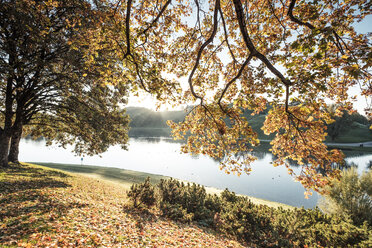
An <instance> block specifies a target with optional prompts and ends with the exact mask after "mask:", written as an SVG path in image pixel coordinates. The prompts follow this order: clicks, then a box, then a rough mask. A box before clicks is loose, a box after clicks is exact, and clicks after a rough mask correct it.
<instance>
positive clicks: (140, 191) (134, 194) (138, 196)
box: [127, 177, 156, 207]
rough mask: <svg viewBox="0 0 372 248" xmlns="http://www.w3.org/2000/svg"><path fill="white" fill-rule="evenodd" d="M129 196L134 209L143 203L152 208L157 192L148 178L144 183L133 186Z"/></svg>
mask: <svg viewBox="0 0 372 248" xmlns="http://www.w3.org/2000/svg"><path fill="white" fill-rule="evenodd" d="M127 195H128V197H129V199H131V200H132V201H133V205H134V207H137V206H138V205H139V204H141V203H143V204H144V205H146V206H147V207H151V206H153V205H154V204H155V201H156V198H155V191H154V187H153V186H152V185H151V183H150V177H147V178H146V180H145V182H143V183H140V184H133V185H132V186H131V187H130V190H129V192H128V194H127Z"/></svg>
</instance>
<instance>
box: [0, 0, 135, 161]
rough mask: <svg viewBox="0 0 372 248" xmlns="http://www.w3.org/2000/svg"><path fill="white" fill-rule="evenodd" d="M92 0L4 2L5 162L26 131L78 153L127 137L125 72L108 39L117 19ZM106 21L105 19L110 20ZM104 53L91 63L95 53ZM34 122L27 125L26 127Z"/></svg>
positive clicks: (0, 92)
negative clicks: (94, 40) (96, 40)
mask: <svg viewBox="0 0 372 248" xmlns="http://www.w3.org/2000/svg"><path fill="white" fill-rule="evenodd" d="M108 14H109V13H108V12H106V10H104V9H102V10H98V9H94V8H93V6H92V5H91V4H90V3H89V2H88V1H82V0H63V1H28V0H22V1H1V7H0V15H1V16H0V19H1V21H0V28H1V38H0V59H1V63H0V72H1V74H0V75H1V86H0V100H1V105H0V109H1V113H2V115H1V119H2V120H3V126H2V127H1V129H0V135H1V149H0V151H1V164H2V165H5V164H7V156H8V147H9V140H10V138H11V147H10V153H9V158H10V160H13V161H14V160H15V161H17V158H18V145H19V139H20V137H21V134H22V131H27V132H26V134H31V135H32V136H41V135H42V136H43V137H45V138H47V139H48V141H49V142H51V141H53V140H56V141H58V142H60V143H61V144H62V145H63V146H64V145H66V144H73V143H74V144H76V146H75V151H76V152H77V153H78V154H81V153H85V154H96V153H101V152H103V151H105V150H106V149H107V147H108V146H109V145H112V144H123V145H124V148H125V145H126V143H127V139H128V137H127V131H128V128H127V126H128V118H127V116H126V115H125V111H124V110H123V106H122V105H124V104H125V103H126V100H127V92H128V90H127V88H128V87H127V85H128V84H127V83H126V77H125V76H123V71H122V69H121V68H122V65H121V64H120V60H118V57H117V56H116V52H115V51H113V50H112V49H110V46H109V44H108V42H105V41H104V40H101V41H100V44H101V45H100V46H99V47H98V46H92V45H91V44H90V42H89V41H90V40H89V39H90V37H91V35H90V34H91V33H94V32H100V30H101V29H103V28H105V26H109V25H110V22H109V20H110V19H108V18H106V19H105V17H107V16H108ZM104 20H105V21H104ZM94 56H95V57H97V58H96V59H95V60H94V63H93V62H92V59H91V58H92V57H94ZM26 125H27V126H28V128H25V126H26Z"/></svg>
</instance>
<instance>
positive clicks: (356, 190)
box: [319, 168, 372, 226]
mask: <svg viewBox="0 0 372 248" xmlns="http://www.w3.org/2000/svg"><path fill="white" fill-rule="evenodd" d="M326 191H327V192H328V193H327V194H326V195H325V196H324V197H323V199H322V200H321V201H320V203H319V206H320V208H321V209H322V210H323V211H324V212H325V213H328V214H341V213H342V214H343V215H345V216H350V218H351V219H352V220H353V222H354V224H355V225H361V224H363V222H364V221H367V222H368V224H369V225H370V226H372V171H371V170H370V171H369V172H364V173H363V174H362V175H361V176H360V177H359V176H358V172H357V170H356V169H355V168H351V169H348V170H345V171H343V172H342V174H341V180H340V181H338V180H333V181H332V186H329V187H327V188H326Z"/></svg>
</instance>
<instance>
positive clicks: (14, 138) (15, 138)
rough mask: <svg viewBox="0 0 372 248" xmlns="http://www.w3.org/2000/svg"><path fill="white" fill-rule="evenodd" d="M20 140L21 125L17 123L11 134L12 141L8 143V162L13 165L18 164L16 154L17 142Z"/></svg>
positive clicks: (17, 152) (17, 150) (17, 151)
mask: <svg viewBox="0 0 372 248" xmlns="http://www.w3.org/2000/svg"><path fill="white" fill-rule="evenodd" d="M21 138H22V123H18V124H16V126H15V129H14V131H13V133H12V139H11V142H10V149H9V156H8V161H9V162H13V163H19V161H18V154H19V142H20V141H21Z"/></svg>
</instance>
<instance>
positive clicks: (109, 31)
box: [3, 0, 372, 191]
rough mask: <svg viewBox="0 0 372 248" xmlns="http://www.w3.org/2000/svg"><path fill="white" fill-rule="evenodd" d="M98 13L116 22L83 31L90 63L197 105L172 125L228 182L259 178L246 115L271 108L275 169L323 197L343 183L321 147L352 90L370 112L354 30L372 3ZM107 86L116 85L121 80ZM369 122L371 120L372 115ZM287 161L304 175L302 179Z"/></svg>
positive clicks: (167, 2)
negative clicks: (330, 186) (217, 164)
mask: <svg viewBox="0 0 372 248" xmlns="http://www.w3.org/2000/svg"><path fill="white" fill-rule="evenodd" d="M3 2H7V1H3ZM25 2H31V1H26V0H25ZM48 2H54V1H48ZM92 2H93V3H94V8H93V9H94V10H95V11H97V13H98V12H99V11H104V12H105V13H108V14H107V15H105V16H102V15H98V16H97V18H96V19H97V20H99V21H101V23H102V24H103V25H101V26H100V28H99V29H93V30H91V31H90V32H85V34H87V35H86V36H85V39H86V40H88V43H89V44H87V47H89V48H87V51H88V53H85V52H84V53H85V54H88V56H87V57H86V58H87V59H86V61H85V63H86V64H88V65H97V64H99V65H102V63H100V60H101V56H100V53H99V52H97V51H100V49H104V50H106V49H108V50H110V51H113V54H114V56H115V58H119V59H118V60H113V61H110V62H112V63H107V64H106V65H108V64H110V65H113V66H114V67H115V68H116V69H121V74H120V75H121V78H122V79H123V81H124V82H118V83H113V84H112V85H115V86H116V85H119V84H125V85H126V86H127V87H128V88H129V90H130V92H131V94H140V92H141V91H146V92H149V93H151V94H153V95H155V96H156V99H157V100H158V101H159V103H167V104H172V105H173V106H175V105H180V104H190V105H193V106H195V107H194V108H192V110H191V111H190V112H189V113H188V115H187V116H186V118H185V120H184V121H183V122H181V123H174V122H170V123H169V125H170V126H171V127H172V128H173V134H174V136H175V137H176V138H183V137H184V136H185V135H186V134H187V137H188V138H187V139H188V140H187V143H186V144H185V145H184V146H183V148H182V149H183V151H185V152H192V153H202V154H207V155H209V156H211V157H213V158H222V162H221V169H224V170H225V171H226V172H228V173H230V172H234V173H237V174H240V173H242V172H247V173H249V171H250V170H251V168H250V164H251V163H252V161H254V160H255V158H254V156H252V155H250V154H249V151H251V149H252V148H253V147H254V146H257V145H258V144H259V140H258V138H257V134H256V133H255V132H254V131H253V130H252V128H251V127H250V125H249V121H248V120H247V118H246V117H244V115H243V113H244V111H246V110H249V111H251V112H252V115H254V114H258V113H260V112H262V111H264V110H265V109H266V107H267V106H268V104H269V105H270V106H271V107H270V110H269V113H268V115H267V117H266V120H265V123H264V126H263V130H264V131H265V133H267V134H275V138H274V140H273V141H272V142H271V143H272V152H273V154H274V155H275V156H276V160H275V161H274V163H273V164H274V166H278V165H284V166H286V167H287V168H288V171H289V173H290V174H291V175H293V176H294V177H296V178H297V180H299V181H300V182H301V183H302V184H303V185H304V186H305V187H306V188H307V189H314V190H317V191H320V190H321V188H322V187H323V186H324V185H326V184H327V183H328V182H329V178H331V177H336V176H338V174H339V173H338V171H335V170H333V169H332V165H333V164H334V163H339V162H341V161H342V158H343V155H342V153H341V152H340V151H338V150H328V149H327V146H326V145H325V144H324V143H323V141H324V139H325V136H326V132H327V130H326V127H327V124H329V123H331V122H332V116H331V115H330V114H329V113H328V112H327V110H326V108H327V101H328V100H330V101H333V102H334V103H335V104H337V106H340V107H339V108H338V109H337V111H336V112H337V114H339V115H340V114H341V113H342V110H347V111H351V109H352V100H353V96H351V95H349V94H350V92H349V89H351V88H353V87H356V86H357V87H359V88H360V92H361V94H362V95H363V96H365V97H366V99H367V101H368V102H369V103H370V102H371V94H372V91H371V89H372V87H371V73H370V66H371V61H372V60H371V57H372V52H371V43H370V40H369V36H368V34H360V33H357V32H356V30H355V28H354V24H355V23H357V22H360V21H362V20H363V19H364V18H365V17H366V16H367V15H369V14H371V2H370V1H367V0H343V1H339V0H337V1H335V0H323V1H320V0H309V1H304V0H302V1H299V0H254V1H241V0H205V1H203V0H194V1H186V0H173V1H172V0H159V1H150V0H141V1H133V0H127V1H125V0H118V1H109V0H107V1H106V0H101V1H98V0H96V1H92ZM73 19H74V18H73ZM76 20H81V19H80V18H77V19H76ZM70 21H71V20H69V22H70ZM77 23H79V22H77ZM78 26H79V25H78ZM81 41H82V40H80V42H81ZM78 50H79V51H81V48H78ZM82 51H84V49H82ZM99 68H101V67H99ZM103 68H105V67H103ZM117 71H120V70H117ZM90 72H92V70H91V71H90ZM86 73H87V74H89V73H88V72H86ZM83 75H84V74H83ZM100 75H105V78H107V79H108V80H107V81H106V83H107V84H109V83H110V80H109V78H110V77H109V76H111V75H112V73H111V70H106V71H105V72H104V73H101V74H100ZM177 79H181V80H177ZM182 80H184V81H187V85H183V84H182V83H180V81H182ZM4 82H5V81H4ZM4 89H5V87H4ZM5 109H6V108H5ZM366 115H367V116H368V117H369V118H371V117H372V116H371V115H372V112H371V109H370V107H369V105H368V107H367V109H366ZM5 122H6V121H5ZM288 161H296V162H297V163H298V164H300V165H302V168H303V169H302V171H301V173H300V174H298V175H295V174H294V173H293V171H292V170H291V169H290V167H289V165H288ZM319 167H321V168H322V169H323V170H322V171H324V172H325V174H319V173H318V172H317V171H318V169H319Z"/></svg>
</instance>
